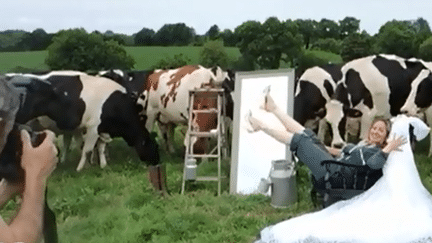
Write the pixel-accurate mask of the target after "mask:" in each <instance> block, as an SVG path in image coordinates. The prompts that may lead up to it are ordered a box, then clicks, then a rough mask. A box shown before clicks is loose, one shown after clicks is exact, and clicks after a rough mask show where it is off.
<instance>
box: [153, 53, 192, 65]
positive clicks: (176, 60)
mask: <svg viewBox="0 0 432 243" xmlns="http://www.w3.org/2000/svg"><path fill="white" fill-rule="evenodd" d="M188 64H191V59H190V58H189V57H187V56H183V53H180V54H176V55H174V57H166V58H163V59H160V60H159V61H158V62H157V63H156V64H155V65H153V66H152V68H151V69H173V68H178V67H182V66H185V65H188Z"/></svg>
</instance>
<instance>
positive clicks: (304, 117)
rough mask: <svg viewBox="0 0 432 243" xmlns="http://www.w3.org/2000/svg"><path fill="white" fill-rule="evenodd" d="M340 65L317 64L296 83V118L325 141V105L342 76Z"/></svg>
mask: <svg viewBox="0 0 432 243" xmlns="http://www.w3.org/2000/svg"><path fill="white" fill-rule="evenodd" d="M340 68H341V66H340V65H332V64H329V65H324V66H320V67H319V66H315V67H312V68H309V69H307V70H306V71H305V72H304V73H303V74H302V75H301V76H300V78H299V79H298V81H297V83H296V89H295V95H294V119H295V120H296V121H298V122H299V123H300V124H302V125H303V126H305V127H307V128H310V129H312V130H314V131H315V132H316V133H317V135H318V138H320V140H321V141H324V136H325V133H326V131H327V130H328V129H327V127H328V126H327V122H326V121H325V120H323V119H322V118H324V116H325V113H326V111H325V105H326V103H327V102H329V101H330V99H331V97H332V96H333V93H334V90H335V88H336V84H337V81H339V80H340V79H341V77H342V73H341V71H340Z"/></svg>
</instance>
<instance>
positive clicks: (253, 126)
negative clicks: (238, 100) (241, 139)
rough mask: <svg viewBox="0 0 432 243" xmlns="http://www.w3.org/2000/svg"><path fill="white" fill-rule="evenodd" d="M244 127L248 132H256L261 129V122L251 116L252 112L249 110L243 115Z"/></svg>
mask: <svg viewBox="0 0 432 243" xmlns="http://www.w3.org/2000/svg"><path fill="white" fill-rule="evenodd" d="M245 121H246V129H247V131H248V132H250V133H252V132H257V131H259V130H261V129H262V123H261V121H260V120H258V119H256V118H255V117H253V116H252V112H251V111H249V112H248V113H247V114H246V117H245Z"/></svg>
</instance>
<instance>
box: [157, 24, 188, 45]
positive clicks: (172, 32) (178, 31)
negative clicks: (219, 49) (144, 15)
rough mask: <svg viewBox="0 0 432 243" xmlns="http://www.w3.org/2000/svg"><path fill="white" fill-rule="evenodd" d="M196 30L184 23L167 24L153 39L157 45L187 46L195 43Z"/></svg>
mask: <svg viewBox="0 0 432 243" xmlns="http://www.w3.org/2000/svg"><path fill="white" fill-rule="evenodd" d="M194 37H195V30H194V29H193V28H190V27H188V26H186V25H185V24H184V23H177V24H165V25H164V26H162V28H160V29H159V30H158V31H157V32H156V34H155V35H154V37H153V41H154V44H155V45H162V46H171V45H174V46H185V45H189V44H191V43H192V42H193V41H194Z"/></svg>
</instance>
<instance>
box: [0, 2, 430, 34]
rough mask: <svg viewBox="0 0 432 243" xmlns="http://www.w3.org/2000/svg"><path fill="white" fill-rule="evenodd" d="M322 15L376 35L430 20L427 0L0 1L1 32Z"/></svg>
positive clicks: (128, 30)
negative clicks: (352, 21)
mask: <svg viewBox="0 0 432 243" xmlns="http://www.w3.org/2000/svg"><path fill="white" fill-rule="evenodd" d="M272 16H275V17H277V18H279V20H281V21H283V20H286V19H291V20H295V19H313V20H317V21H320V20H321V19H322V18H326V19H331V20H334V21H339V20H342V19H344V18H345V17H347V16H350V17H355V18H357V19H359V20H360V29H361V30H366V31H367V32H368V33H369V34H371V35H373V34H376V33H377V32H378V30H379V28H380V27H381V26H382V25H383V24H385V23H386V22H387V21H390V20H393V19H396V20H415V19H417V18H419V17H422V18H424V19H426V20H427V21H428V23H429V25H432V0H327V1H324V0H297V1H291V0H267V1H266V0H216V1H205V0H3V1H2V2H1V14H0V31H4V30H8V29H21V30H25V31H29V32H31V31H33V30H35V29H36V28H43V29H44V30H45V31H46V32H48V33H55V32H57V31H59V30H61V29H69V28H77V27H83V28H85V29H86V30H87V32H92V31H94V30H98V31H100V32H105V31H107V30H112V31H114V32H115V33H122V34H128V35H131V34H134V33H137V32H138V31H140V30H141V29H142V28H143V27H146V28H150V29H153V30H154V31H157V30H159V29H160V28H161V27H162V26H163V25H164V24H175V23H185V24H186V25H187V26H189V27H192V28H194V29H195V31H196V33H197V34H204V33H205V32H207V31H208V30H209V28H210V27H211V26H212V25H214V24H216V25H218V26H219V29H220V30H221V31H222V30H224V29H231V30H234V29H235V28H236V27H237V26H239V25H241V24H242V23H243V22H245V21H248V20H256V21H260V22H261V23H262V22H264V21H265V20H266V19H267V18H269V17H272Z"/></svg>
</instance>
